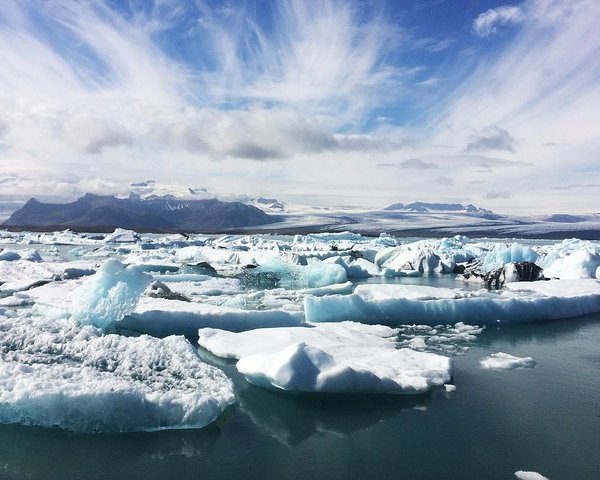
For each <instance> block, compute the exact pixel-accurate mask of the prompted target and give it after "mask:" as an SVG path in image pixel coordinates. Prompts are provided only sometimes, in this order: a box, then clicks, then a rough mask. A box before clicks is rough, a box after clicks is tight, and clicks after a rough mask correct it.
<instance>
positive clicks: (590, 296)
mask: <svg viewBox="0 0 600 480" xmlns="http://www.w3.org/2000/svg"><path fill="white" fill-rule="evenodd" d="M304 312H305V316H306V320H307V321H309V322H339V321H344V320H350V321H357V322H362V323H379V324H385V325H391V326H397V325H403V324H408V325H411V324H423V325H439V324H454V323H457V322H465V323H469V324H474V325H490V324H511V323H524V322H535V321H541V320H556V319H562V318H572V317H578V316H583V315H587V314H590V313H596V312H600V282H599V281H597V280H591V279H590V280H577V281H571V280H552V281H547V282H520V283H511V284H508V288H507V289H506V290H504V291H500V292H488V291H486V290H478V291H465V290H460V289H446V288H435V287H422V286H414V285H376V284H369V285H358V286H357V287H356V289H355V290H354V293H353V294H351V295H331V296H324V297H306V298H305V299H304Z"/></svg>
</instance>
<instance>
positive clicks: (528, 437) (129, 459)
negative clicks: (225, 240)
mask: <svg viewBox="0 0 600 480" xmlns="http://www.w3.org/2000/svg"><path fill="white" fill-rule="evenodd" d="M498 351H503V352H507V353H511V354H514V355H517V356H532V357H534V358H535V359H536V361H537V366H536V367H535V368H533V369H526V370H513V371H489V370H483V369H481V368H480V366H479V360H480V359H481V358H482V357H484V356H486V355H488V354H489V353H493V352H498ZM455 360H456V361H455V367H456V368H455V375H454V381H455V384H456V385H457V387H458V388H457V391H455V392H452V393H446V392H444V391H440V390H438V391H434V392H432V393H431V394H428V395H424V396H416V397H412V396H372V395H370V396H369V395H364V396H356V395H328V396H310V395H300V396H299V395H288V394H283V393H275V392H269V391H265V390H261V389H259V388H256V387H253V386H251V385H249V384H247V383H246V382H245V381H244V380H243V379H241V378H240V377H239V375H237V374H236V373H235V369H234V368H233V367H232V366H231V365H228V366H227V365H226V366H225V367H224V368H225V370H226V371H227V373H228V374H229V375H230V376H232V378H233V379H234V381H235V382H236V386H237V394H238V398H239V403H238V404H237V405H235V406H233V407H231V408H229V409H228V410H227V411H226V412H225V414H224V415H222V416H221V417H220V418H219V419H218V420H217V421H216V422H215V423H214V424H213V425H211V426H209V427H208V428H205V429H202V430H181V431H169V432H158V433H145V434H127V435H116V434H115V435H82V434H73V433H66V432H62V431H58V430H45V429H40V428H31V427H24V426H6V425H3V426H0V478H3V479H4V478H6V479H30V478H31V479H61V480H65V479H113V480H117V479H137V478H143V479H170V478H174V479H182V480H183V479H188V478H189V479H192V478H193V479H198V478H210V479H213V478H215V479H219V478H223V479H238V478H239V479H254V478H256V479H287V478H302V479H322V478H323V479H325V478H327V479H329V480H331V479H336V478H344V479H364V478H394V479H436V480H438V479H446V480H449V479H450V480H451V479H491V480H495V479H498V480H500V479H504V480H506V479H511V478H514V476H513V474H514V472H515V471H516V470H521V469H522V470H534V471H537V472H540V473H542V474H543V475H545V476H547V477H549V478H550V479H551V480H560V479H568V480H571V479H575V480H584V479H592V480H594V479H599V478H600V316H599V315H596V316H590V317H586V318H581V319H571V320H566V321H558V322H551V323H546V324H538V325H525V326H515V327H510V328H503V329H500V330H494V329H488V330H486V331H485V332H484V333H483V334H481V335H480V336H479V337H478V339H477V340H476V341H475V342H474V343H473V344H472V346H471V349H470V350H469V352H468V353H467V354H466V355H464V356H460V357H456V359H455Z"/></svg>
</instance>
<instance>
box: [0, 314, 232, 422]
mask: <svg viewBox="0 0 600 480" xmlns="http://www.w3.org/2000/svg"><path fill="white" fill-rule="evenodd" d="M0 331H1V332H2V335H1V348H0V422H2V423H22V424H26V425H39V426H43V427H58V428H63V429H67V430H75V431H83V432H117V431H118V432H121V431H141V430H160V429H170V428H197V427H202V426H205V425H207V424H208V423H210V422H212V421H213V420H214V419H215V418H216V417H217V416H218V415H219V414H220V413H221V411H222V410H223V409H224V408H226V407H227V405H229V404H231V403H233V402H234V399H235V397H234V393H233V385H232V383H231V381H230V380H229V379H228V378H227V377H226V376H225V374H224V373H222V372H221V371H220V370H218V369H217V368H215V367H212V366H209V365H207V364H205V363H203V362H202V361H201V360H200V358H199V357H198V355H197V354H196V352H195V350H194V348H193V347H192V345H191V344H190V343H189V342H188V341H187V340H185V339H184V338H183V337H169V338H166V339H163V340H159V339H156V338H152V337H148V336H144V335H142V336H140V337H135V338H134V337H123V336H120V335H106V334H104V333H103V331H102V330H100V329H98V328H95V327H92V326H84V327H80V326H77V325H75V324H74V323H73V322H71V321H69V320H52V321H50V320H47V319H43V318H23V317H21V318H10V319H9V318H5V317H0Z"/></svg>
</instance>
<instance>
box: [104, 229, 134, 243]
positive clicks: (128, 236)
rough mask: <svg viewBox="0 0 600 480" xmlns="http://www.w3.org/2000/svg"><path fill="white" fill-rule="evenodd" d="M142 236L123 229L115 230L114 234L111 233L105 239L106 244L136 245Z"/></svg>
mask: <svg viewBox="0 0 600 480" xmlns="http://www.w3.org/2000/svg"><path fill="white" fill-rule="evenodd" d="M139 238H140V236H139V234H138V233H136V232H134V231H133V230H125V229H123V228H115V231H114V232H113V233H109V234H108V235H106V237H104V242H105V243H135V242H137V241H138V240H139Z"/></svg>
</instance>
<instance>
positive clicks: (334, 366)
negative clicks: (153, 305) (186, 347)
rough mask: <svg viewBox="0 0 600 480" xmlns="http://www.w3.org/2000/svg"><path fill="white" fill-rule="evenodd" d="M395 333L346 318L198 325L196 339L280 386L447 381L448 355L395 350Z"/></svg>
mask: <svg viewBox="0 0 600 480" xmlns="http://www.w3.org/2000/svg"><path fill="white" fill-rule="evenodd" d="M396 334H397V331H395V330H393V329H390V328H386V327H384V326H370V325H360V324H355V323H352V322H344V323H339V324H323V325H314V326H308V327H296V328H278V329H261V330H253V331H249V332H243V333H237V334H236V333H231V332H225V331H221V330H216V329H204V330H200V331H199V332H198V337H199V338H198V344H199V345H200V346H202V347H204V348H206V349H207V350H209V351H210V352H211V353H214V354H215V355H218V356H223V357H228V358H238V359H239V360H238V363H237V365H236V367H237V369H238V371H239V372H240V373H242V374H243V375H244V376H245V378H246V379H247V380H248V381H249V382H251V383H253V384H256V385H258V386H262V387H266V388H272V389H279V390H285V391H292V392H370V393H396V394H398V393H422V392H425V391H427V390H430V389H431V388H432V387H434V386H442V385H443V384H444V383H447V382H448V381H449V380H450V378H451V368H452V362H451V360H450V359H449V358H447V357H444V356H440V355H436V354H433V353H425V352H418V351H415V350H412V349H410V348H402V349H396V344H395V342H394V341H393V337H394V336H395V335H396ZM390 337H391V338H390Z"/></svg>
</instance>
